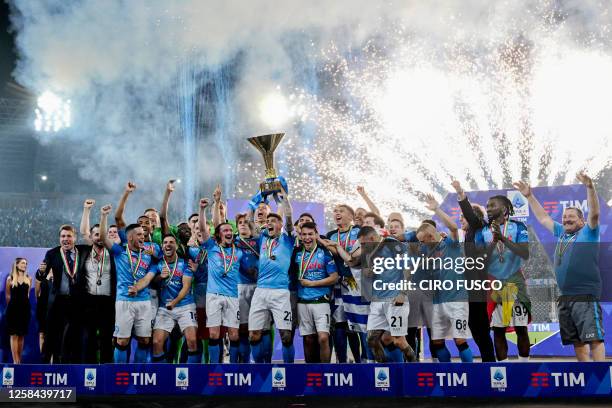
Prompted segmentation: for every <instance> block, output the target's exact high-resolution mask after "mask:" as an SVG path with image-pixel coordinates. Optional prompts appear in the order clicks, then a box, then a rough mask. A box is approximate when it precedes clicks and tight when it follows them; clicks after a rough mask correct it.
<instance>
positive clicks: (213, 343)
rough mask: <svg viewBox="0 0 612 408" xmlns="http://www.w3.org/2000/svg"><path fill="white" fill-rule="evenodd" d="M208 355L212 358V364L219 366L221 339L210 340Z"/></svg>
mask: <svg viewBox="0 0 612 408" xmlns="http://www.w3.org/2000/svg"><path fill="white" fill-rule="evenodd" d="M208 355H209V356H210V364H219V357H220V356H221V350H220V348H219V339H210V340H208Z"/></svg>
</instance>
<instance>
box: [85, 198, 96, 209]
mask: <svg viewBox="0 0 612 408" xmlns="http://www.w3.org/2000/svg"><path fill="white" fill-rule="evenodd" d="M95 204H96V200H94V199H93V198H88V199H87V200H85V202H84V203H83V208H87V209H90V208H91V207H93V206H94V205H95Z"/></svg>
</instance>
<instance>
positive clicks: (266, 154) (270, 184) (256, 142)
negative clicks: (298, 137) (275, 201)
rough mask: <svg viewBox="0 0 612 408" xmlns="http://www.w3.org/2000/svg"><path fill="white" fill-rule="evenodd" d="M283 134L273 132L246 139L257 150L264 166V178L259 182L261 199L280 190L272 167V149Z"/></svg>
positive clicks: (279, 184)
mask: <svg viewBox="0 0 612 408" xmlns="http://www.w3.org/2000/svg"><path fill="white" fill-rule="evenodd" d="M283 136H285V134H284V133H274V134H271V135H263V136H254V137H249V138H248V139H247V140H248V141H249V143H251V144H252V145H253V146H255V148H256V149H257V150H259V152H260V153H261V155H262V156H263V159H264V164H265V166H266V178H265V180H264V181H263V182H262V183H260V184H259V189H260V190H261V195H262V198H263V199H265V198H266V197H267V196H269V195H276V194H277V193H280V192H281V188H282V185H281V182H280V180H279V178H278V175H277V174H276V169H275V168H274V150H276V148H277V147H278V145H279V144H280V142H281V140H282V139H283Z"/></svg>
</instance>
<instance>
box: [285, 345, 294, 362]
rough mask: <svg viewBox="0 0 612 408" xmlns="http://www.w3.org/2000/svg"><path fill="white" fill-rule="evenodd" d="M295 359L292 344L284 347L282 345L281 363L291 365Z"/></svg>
mask: <svg viewBox="0 0 612 408" xmlns="http://www.w3.org/2000/svg"><path fill="white" fill-rule="evenodd" d="M294 359H295V348H294V347H293V343H292V344H290V345H288V346H285V345H284V344H283V362H284V363H285V364H290V363H293V360H294Z"/></svg>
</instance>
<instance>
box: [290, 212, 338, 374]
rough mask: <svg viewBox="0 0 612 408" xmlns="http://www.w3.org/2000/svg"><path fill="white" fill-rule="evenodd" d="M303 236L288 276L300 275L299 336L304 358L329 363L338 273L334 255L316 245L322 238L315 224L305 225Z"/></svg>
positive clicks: (302, 226)
mask: <svg viewBox="0 0 612 408" xmlns="http://www.w3.org/2000/svg"><path fill="white" fill-rule="evenodd" d="M300 237H301V239H300V241H301V242H302V247H301V248H300V249H298V250H297V252H296V254H295V256H294V260H293V263H292V264H291V269H290V272H289V273H290V275H291V276H297V281H298V288H297V291H298V314H299V322H300V323H299V324H300V334H301V335H302V337H303V338H304V357H305V360H306V362H307V363H314V362H320V363H329V362H330V359H331V349H330V345H329V326H330V317H331V310H330V306H329V302H330V299H331V289H332V287H333V285H334V284H335V283H336V281H337V280H338V272H337V271H336V264H335V262H334V260H333V258H332V255H331V254H330V253H329V252H328V251H327V250H326V249H325V248H324V247H322V246H319V245H317V244H318V240H319V239H320V238H319V233H318V231H317V226H316V224H314V223H312V222H305V223H304V224H302V225H301V227H300ZM317 345H318V347H317ZM317 352H318V355H315V353H317Z"/></svg>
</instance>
